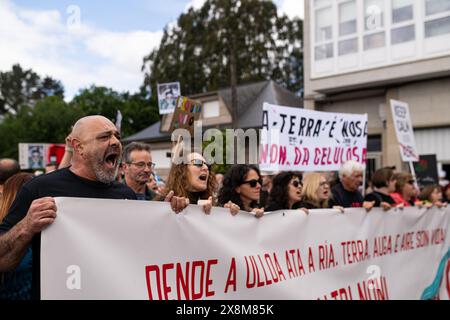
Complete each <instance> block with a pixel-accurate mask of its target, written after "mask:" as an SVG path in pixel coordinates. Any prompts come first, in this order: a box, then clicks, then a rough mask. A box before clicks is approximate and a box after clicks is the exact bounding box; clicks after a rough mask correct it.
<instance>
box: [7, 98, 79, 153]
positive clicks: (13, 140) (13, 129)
mask: <svg viewBox="0 0 450 320" xmlns="http://www.w3.org/2000/svg"><path fill="white" fill-rule="evenodd" d="M81 116H82V113H81V112H80V110H77V109H75V108H72V107H71V106H70V105H68V104H67V103H66V102H65V101H64V100H62V98H60V97H58V96H52V97H46V98H44V99H42V100H40V101H38V102H37V103H36V105H35V106H34V107H33V108H31V107H29V106H26V105H24V106H22V108H20V109H19V110H18V112H17V113H16V114H15V115H14V114H11V113H7V114H6V115H5V118H4V119H3V122H2V123H1V124H0V136H1V137H2V139H0V150H1V157H12V158H15V159H17V158H18V157H17V156H18V149H17V146H18V143H19V142H42V143H44V142H45V143H64V141H65V140H64V139H65V137H66V136H67V134H68V133H69V132H70V127H71V125H72V124H73V123H74V122H75V121H76V120H77V119H78V118H80V117H81Z"/></svg>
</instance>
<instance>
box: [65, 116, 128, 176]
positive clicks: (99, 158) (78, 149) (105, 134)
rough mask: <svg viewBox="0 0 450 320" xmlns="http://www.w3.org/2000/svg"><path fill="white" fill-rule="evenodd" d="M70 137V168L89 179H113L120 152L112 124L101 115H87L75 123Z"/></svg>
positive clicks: (116, 133)
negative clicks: (71, 148) (72, 151)
mask: <svg viewBox="0 0 450 320" xmlns="http://www.w3.org/2000/svg"><path fill="white" fill-rule="evenodd" d="M70 136H71V143H72V146H73V149H74V154H73V159H72V170H73V171H74V172H75V173H78V175H80V176H82V177H85V178H88V179H90V180H97V181H100V182H103V183H109V182H112V181H113V180H114V179H115V176H116V175H117V170H118V165H119V159H120V157H121V154H122V144H121V143H120V133H119V131H118V130H117V128H116V126H115V125H114V123H112V122H111V121H110V120H109V119H107V118H105V117H103V116H99V115H95V116H87V117H84V118H81V119H79V120H78V121H77V122H76V123H75V125H74V126H73V129H72V133H71V134H70Z"/></svg>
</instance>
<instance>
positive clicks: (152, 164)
mask: <svg viewBox="0 0 450 320" xmlns="http://www.w3.org/2000/svg"><path fill="white" fill-rule="evenodd" d="M128 164H133V165H135V166H136V167H138V168H139V169H144V168H145V167H146V166H147V167H149V168H150V169H154V168H155V165H156V164H155V163H154V162H148V163H145V162H128Z"/></svg>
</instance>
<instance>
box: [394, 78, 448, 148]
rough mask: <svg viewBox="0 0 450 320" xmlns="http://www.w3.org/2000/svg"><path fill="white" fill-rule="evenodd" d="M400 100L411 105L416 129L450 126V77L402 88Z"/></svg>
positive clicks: (412, 118) (400, 89)
mask: <svg viewBox="0 0 450 320" xmlns="http://www.w3.org/2000/svg"><path fill="white" fill-rule="evenodd" d="M398 99H399V100H401V101H405V102H407V103H408V104H409V110H410V113H411V121H412V123H413V126H414V127H415V128H420V127H434V126H448V125H450V77H448V78H444V79H439V80H433V81H427V82H420V83H414V84H410V85H404V86H401V87H400V88H399V92H398ZM449 143H450V142H449Z"/></svg>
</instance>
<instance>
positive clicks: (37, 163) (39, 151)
mask: <svg viewBox="0 0 450 320" xmlns="http://www.w3.org/2000/svg"><path fill="white" fill-rule="evenodd" d="M28 164H29V168H30V169H41V168H43V167H44V146H43V145H29V146H28Z"/></svg>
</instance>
